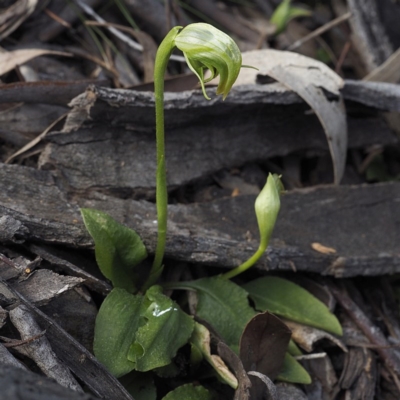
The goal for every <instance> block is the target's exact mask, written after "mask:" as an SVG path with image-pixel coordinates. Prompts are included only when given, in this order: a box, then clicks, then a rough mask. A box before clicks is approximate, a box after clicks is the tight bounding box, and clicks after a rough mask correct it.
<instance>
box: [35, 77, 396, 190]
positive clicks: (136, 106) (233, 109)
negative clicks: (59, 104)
mask: <svg viewBox="0 0 400 400" xmlns="http://www.w3.org/2000/svg"><path fill="white" fill-rule="evenodd" d="M399 97H400V95H399ZM166 98H167V101H166V124H167V133H166V154H167V168H168V183H169V186H170V188H171V189H172V188H174V187H177V186H179V185H183V184H186V183H188V182H191V181H193V180H194V179H198V178H201V177H203V176H207V175H211V174H212V173H215V172H216V171H218V170H220V169H222V168H229V167H236V166H238V165H243V164H244V163H247V162H253V161H257V160H263V159H267V158H270V157H274V156H284V155H287V154H289V153H294V152H298V151H302V150H303V151H304V150H310V151H313V150H314V151H328V144H327V141H326V137H325V134H324V133H323V129H322V127H321V125H320V123H319V121H318V119H317V117H316V116H315V115H309V113H306V111H307V109H308V107H307V106H306V105H305V104H302V101H301V100H300V99H299V98H298V97H297V95H295V94H294V93H293V92H290V91H288V90H286V89H283V88H282V86H280V85H278V84H272V85H259V86H255V85H249V86H239V87H237V88H234V90H233V92H232V94H230V96H228V98H227V99H226V100H225V102H222V101H221V100H220V99H217V98H213V99H212V100H211V101H207V100H205V99H204V98H203V97H202V94H201V93H198V92H197V91H192V92H183V93H169V94H167V96H166ZM74 104H75V105H76V106H75V108H74V110H73V111H72V112H71V117H70V118H69V120H68V122H67V124H66V127H65V128H64V130H67V131H69V130H74V132H70V133H65V132H63V133H53V134H50V135H48V136H47V140H48V141H50V143H49V144H48V145H47V146H46V148H45V150H44V151H43V153H42V155H41V157H40V161H39V165H40V167H41V168H42V169H56V170H57V172H56V176H58V178H59V179H60V180H62V181H63V183H64V185H65V186H66V188H68V190H69V191H74V190H75V191H77V192H78V193H81V194H82V193H86V195H87V194H88V193H89V192H92V191H100V192H103V193H108V194H112V195H113V196H119V197H123V198H126V197H133V198H143V197H147V198H148V197H151V196H152V195H153V194H154V186H155V179H154V177H155V169H156V165H155V160H156V155H155V151H156V145H155V133H154V110H153V97H152V95H151V94H149V93H140V92H132V91H126V90H111V89H104V88H95V87H92V88H90V89H88V91H87V92H86V93H85V94H84V95H81V96H80V98H79V99H75V100H74ZM391 104H392V103H390V105H391ZM88 110H90V119H89V114H87V113H88ZM76 118H78V121H79V122H78V126H77V125H76ZM72 120H73V121H74V122H71V121H72ZM82 123H83V125H82V126H81V127H79V125H80V124H82ZM348 126H349V128H348V129H349V146H350V148H360V147H361V148H362V147H366V146H370V145H373V144H377V143H379V144H381V145H385V144H389V143H395V142H396V141H397V138H396V137H395V135H394V134H393V133H392V132H391V131H390V130H389V129H388V128H387V126H386V125H385V123H384V122H383V121H382V120H380V119H378V118H376V117H373V116H372V117H370V118H352V117H349V119H348ZM77 127H78V129H77V130H76V131H75V128H77ZM377 132H379V135H377Z"/></svg>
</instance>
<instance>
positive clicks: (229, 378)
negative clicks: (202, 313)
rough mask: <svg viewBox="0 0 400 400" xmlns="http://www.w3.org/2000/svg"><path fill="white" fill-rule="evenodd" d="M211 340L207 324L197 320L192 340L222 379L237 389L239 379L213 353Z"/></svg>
mask: <svg viewBox="0 0 400 400" xmlns="http://www.w3.org/2000/svg"><path fill="white" fill-rule="evenodd" d="M210 340H211V339H210V332H209V330H208V329H207V328H206V327H205V326H203V325H201V324H199V323H197V322H195V324H194V330H193V333H192V337H191V338H190V342H191V343H192V345H194V346H196V347H197V348H198V349H199V350H200V351H201V353H202V354H203V356H204V358H205V359H206V360H207V362H208V363H209V364H210V365H211V366H212V367H213V368H214V369H215V372H216V373H217V374H218V376H219V377H220V379H221V380H222V381H223V382H225V383H227V384H228V385H229V386H230V387H231V388H233V389H236V388H237V387H238V381H237V379H236V377H235V375H233V374H232V372H231V371H230V370H229V368H228V367H227V366H226V364H225V363H224V361H223V360H222V358H221V357H220V356H217V355H215V354H211V348H210Z"/></svg>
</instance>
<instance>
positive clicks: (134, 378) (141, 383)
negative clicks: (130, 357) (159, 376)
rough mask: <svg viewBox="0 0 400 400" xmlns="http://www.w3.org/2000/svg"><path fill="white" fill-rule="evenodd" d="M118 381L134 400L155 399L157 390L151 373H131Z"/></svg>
mask: <svg viewBox="0 0 400 400" xmlns="http://www.w3.org/2000/svg"><path fill="white" fill-rule="evenodd" d="M119 381H120V382H121V383H122V385H123V386H124V388H125V389H126V390H127V391H128V392H129V394H130V395H131V396H132V397H133V398H134V399H135V400H156V399H157V390H156V386H155V384H154V379H153V374H152V373H151V372H137V371H132V372H130V373H129V374H128V375H125V376H123V377H122V378H121V379H119Z"/></svg>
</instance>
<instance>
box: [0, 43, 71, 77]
mask: <svg viewBox="0 0 400 400" xmlns="http://www.w3.org/2000/svg"><path fill="white" fill-rule="evenodd" d="M43 55H54V56H65V57H71V56H72V54H70V53H64V52H62V51H52V50H45V49H21V50H14V51H7V52H4V53H0V75H3V74H5V73H6V72H9V71H11V70H13V69H14V68H15V67H16V66H18V65H21V64H24V63H26V62H28V61H29V60H32V58H35V57H39V56H43Z"/></svg>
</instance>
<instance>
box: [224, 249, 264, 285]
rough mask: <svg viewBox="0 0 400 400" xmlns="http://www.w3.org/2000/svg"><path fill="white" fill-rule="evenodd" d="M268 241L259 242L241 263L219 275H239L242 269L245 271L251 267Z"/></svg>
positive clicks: (225, 277)
mask: <svg viewBox="0 0 400 400" xmlns="http://www.w3.org/2000/svg"><path fill="white" fill-rule="evenodd" d="M267 246H268V243H265V244H264V243H260V246H259V247H258V250H257V251H256V252H255V253H254V254H253V255H252V256H251V257H250V258H249V259H248V260H247V261H245V262H244V263H243V264H240V265H239V266H238V267H236V268H234V269H231V270H230V271H229V272H226V273H225V274H223V275H222V276H221V278H223V279H231V278H234V277H235V276H237V275H240V274H241V273H243V272H244V271H247V270H248V269H249V268H250V267H252V266H253V265H254V264H255V263H256V262H257V261H258V260H259V259H260V258H261V256H262V255H263V254H264V252H265V250H266V249H267Z"/></svg>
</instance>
